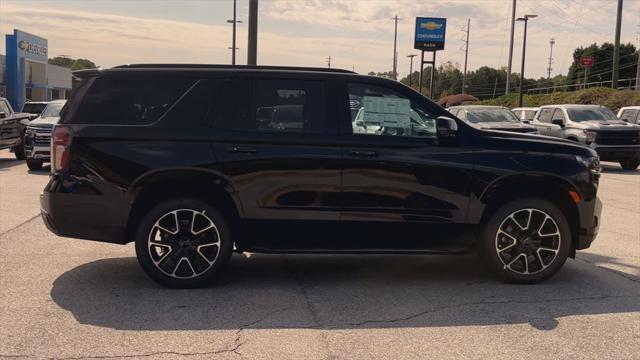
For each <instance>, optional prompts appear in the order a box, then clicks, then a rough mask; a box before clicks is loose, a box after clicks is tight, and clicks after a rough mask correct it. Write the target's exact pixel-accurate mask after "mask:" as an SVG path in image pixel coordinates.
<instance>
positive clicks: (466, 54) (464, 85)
mask: <svg viewBox="0 0 640 360" xmlns="http://www.w3.org/2000/svg"><path fill="white" fill-rule="evenodd" d="M470 28H471V19H467V38H466V39H465V47H464V73H463V74H462V93H463V94H465V93H466V92H467V58H468V57H469V29H470Z"/></svg>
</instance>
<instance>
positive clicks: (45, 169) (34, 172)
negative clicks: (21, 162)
mask: <svg viewBox="0 0 640 360" xmlns="http://www.w3.org/2000/svg"><path fill="white" fill-rule="evenodd" d="M27 173H29V174H31V175H47V176H49V174H51V166H43V167H42V169H40V170H27Z"/></svg>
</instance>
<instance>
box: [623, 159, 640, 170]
mask: <svg viewBox="0 0 640 360" xmlns="http://www.w3.org/2000/svg"><path fill="white" fill-rule="evenodd" d="M639 165H640V159H631V160H622V161H620V166H622V168H623V169H624V170H635V169H637V168H638V166H639Z"/></svg>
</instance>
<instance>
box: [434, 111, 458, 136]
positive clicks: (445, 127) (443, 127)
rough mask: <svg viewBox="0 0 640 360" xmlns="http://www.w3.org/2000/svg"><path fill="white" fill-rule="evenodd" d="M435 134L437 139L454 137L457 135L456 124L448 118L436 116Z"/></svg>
mask: <svg viewBox="0 0 640 360" xmlns="http://www.w3.org/2000/svg"><path fill="white" fill-rule="evenodd" d="M436 132H437V134H438V137H439V138H449V137H455V136H456V134H457V133H458V123H456V121H455V120H453V119H452V118H450V117H447V116H438V118H437V119H436Z"/></svg>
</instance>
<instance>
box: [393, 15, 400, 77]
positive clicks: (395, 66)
mask: <svg viewBox="0 0 640 360" xmlns="http://www.w3.org/2000/svg"><path fill="white" fill-rule="evenodd" d="M393 20H394V22H395V27H394V31H393V80H398V52H397V51H396V49H397V44H398V20H400V19H399V18H398V15H396V16H394V17H393Z"/></svg>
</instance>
